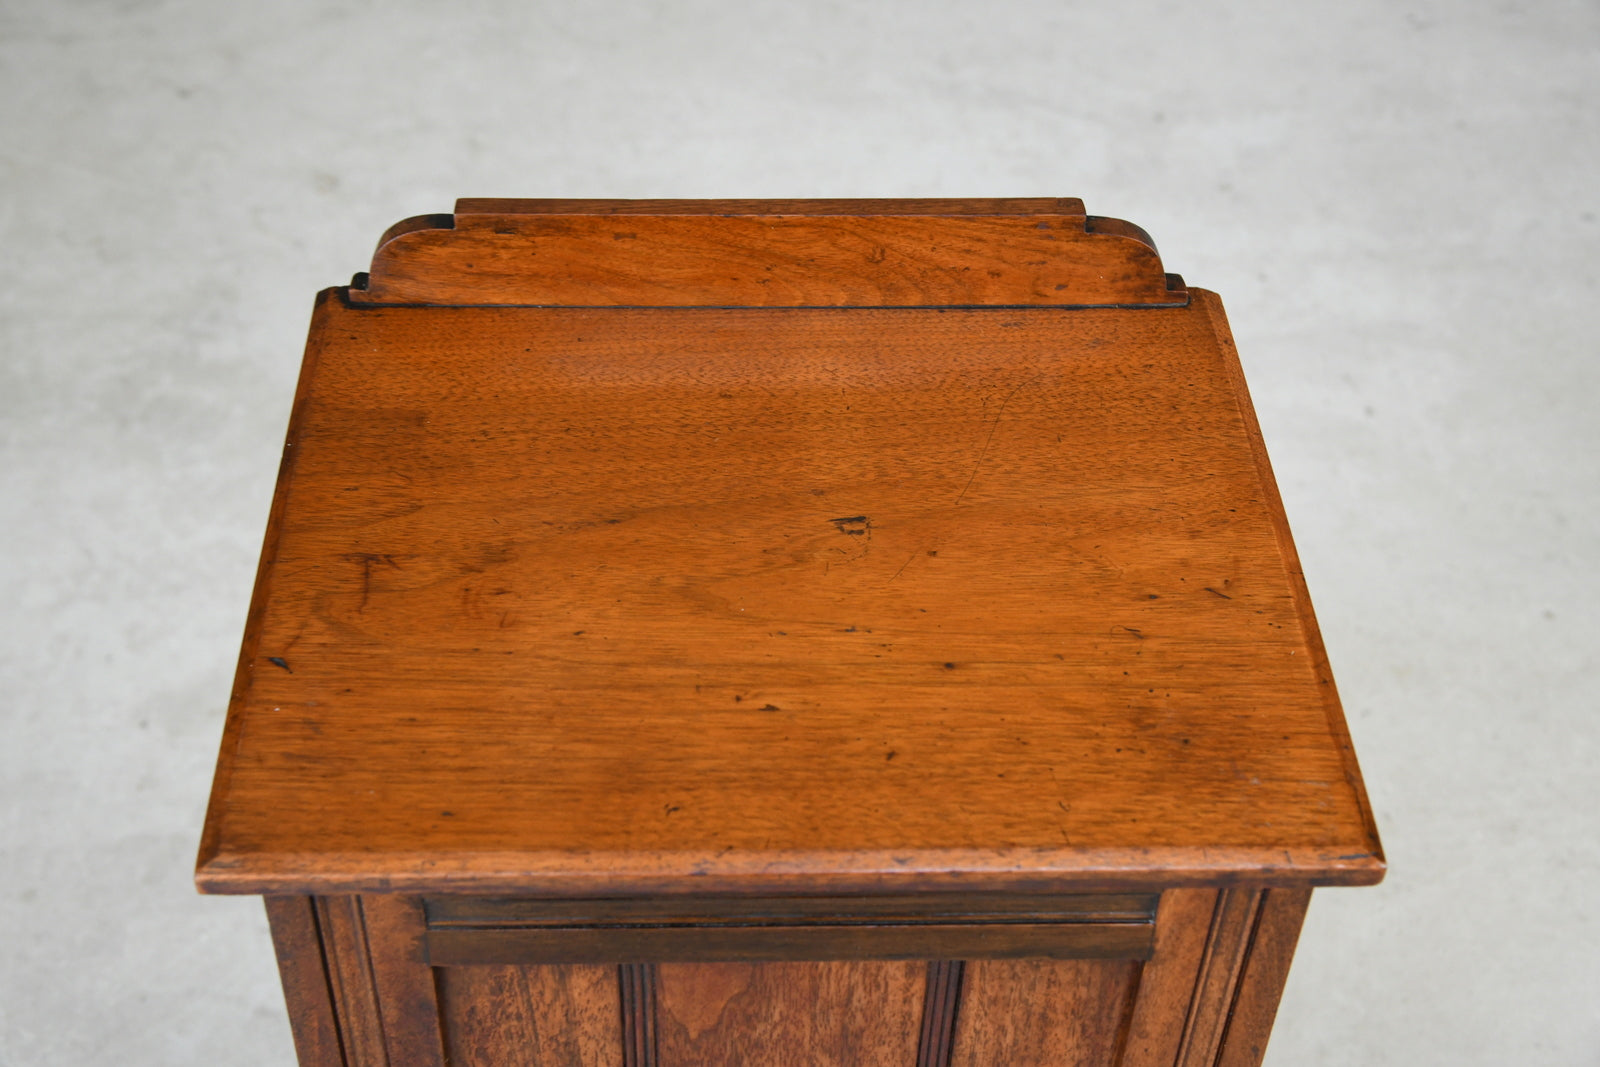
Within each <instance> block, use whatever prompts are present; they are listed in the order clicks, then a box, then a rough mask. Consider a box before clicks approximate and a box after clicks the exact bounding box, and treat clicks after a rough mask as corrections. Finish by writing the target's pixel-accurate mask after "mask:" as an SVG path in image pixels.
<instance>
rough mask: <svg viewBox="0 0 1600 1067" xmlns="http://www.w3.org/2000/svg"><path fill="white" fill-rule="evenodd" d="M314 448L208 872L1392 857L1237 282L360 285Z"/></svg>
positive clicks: (1228, 872)
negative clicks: (1260, 391)
mask: <svg viewBox="0 0 1600 1067" xmlns="http://www.w3.org/2000/svg"><path fill="white" fill-rule="evenodd" d="M286 455H287V459H286V463H285V468H284V477H283V483H282V485H281V487H280V496H279V500H278V502H277V506H276V508H275V513H274V514H275V519H274V522H275V532H274V534H273V536H272V537H271V538H269V546H268V551H267V563H266V568H265V570H264V572H263V573H264V577H263V582H262V585H261V587H260V590H259V591H258V601H257V611H256V615H255V617H254V618H253V620H252V627H251V632H250V634H249V636H248V640H247V647H246V663H245V668H244V670H243V671H242V672H241V676H240V688H239V691H238V693H237V694H236V702H235V706H234V707H233V709H232V712H231V714H230V723H229V730H228V736H227V739H226V741H225V744H224V751H223V759H222V763H221V766H220V768H219V776H218V785H217V791H216V794H215V798H214V803H213V808H212V811H211V813H210V817H209V820H208V828H207V837H206V841H205V845H204V851H203V853H202V864H201V868H200V881H201V884H202V886H203V887H205V888H207V889H211V890H214V891H237V892H260V891H263V890H269V889H276V890H316V891H327V890H333V889H341V888H343V889H354V888H384V887H405V888H414V889H428V888H451V887H472V888H482V889H493V888H495V887H505V888H517V889H531V890H535V891H577V892H588V891H594V889H595V887H596V886H599V885H603V886H605V887H607V891H613V892H614V891H617V890H618V889H619V888H632V889H639V890H647V891H648V890H652V889H657V888H661V887H666V886H676V887H677V888H678V889H680V890H681V889H683V888H687V887H694V886H698V887H701V888H713V887H722V888H735V889H747V888H759V887H762V886H766V885H773V884H782V885H784V886H786V887H790V888H793V887H795V886H801V887H805V886H810V887H813V888H822V889H838V890H860V889H879V890H883V889H890V888H893V887H895V886H903V887H914V888H932V887H934V886H938V885H959V886H979V887H986V888H994V889H999V888H1005V887H1008V886H1012V887H1023V888H1026V887H1029V886H1035V885H1040V884H1049V885H1063V884H1085V885H1087V884H1112V883H1115V884H1126V885H1136V884H1152V885H1153V884H1160V885H1175V884H1205V883H1221V882H1227V881H1230V880H1233V879H1236V878H1240V877H1245V878H1257V879H1261V878H1266V879H1276V880H1282V881H1289V882H1293V881H1314V882H1323V883H1334V882H1369V881H1373V880H1376V878H1377V877H1379V876H1380V874H1381V870H1382V867H1381V861H1380V860H1379V859H1378V858H1376V855H1375V853H1376V851H1377V846H1376V841H1375V838H1374V836H1373V834H1372V832H1371V828H1370V822H1369V819H1368V816H1367V814H1366V810H1365V803H1364V799H1363V797H1362V796H1361V793H1360V789H1359V782H1358V780H1357V779H1356V778H1355V777H1354V774H1355V772H1354V763H1353V760H1352V759H1351V758H1350V756H1349V753H1348V746H1347V742H1346V740H1345V738H1344V733H1343V724H1342V718H1341V717H1340V715H1339V712H1338V707H1337V701H1336V698H1335V696H1334V694H1333V692H1332V688H1331V683H1330V682H1329V680H1328V677H1327V675H1326V669H1325V666H1324V664H1323V663H1322V657H1321V650H1320V645H1319V643H1318V641H1317V640H1316V638H1315V634H1314V627H1313V625H1312V624H1311V623H1310V616H1309V610H1308V606H1307V604H1306V603H1305V600H1304V595H1303V588H1302V586H1301V584H1300V581H1299V578H1298V574H1297V573H1296V572H1295V569H1294V563H1293V556H1292V549H1291V548H1290V547H1289V545H1288V541H1287V537H1286V534H1285V533H1284V531H1283V527H1282V524H1281V516H1280V513H1279V511H1278V504H1277V498H1276V493H1275V490H1273V489H1272V488H1271V485H1270V475H1269V474H1268V473H1267V471H1266V467H1265V461H1264V455H1263V453H1262V452H1261V451H1260V450H1259V446H1258V443H1257V441H1256V440H1255V438H1254V423H1253V418H1252V416H1251V415H1250V413H1249V410H1248V402H1247V401H1246V400H1244V398H1243V393H1242V384H1241V382H1240V379H1239V377H1238V374H1237V365H1236V362H1235V359H1234V357H1233V355H1232V351H1231V347H1230V346H1229V345H1228V343H1227V341H1226V327H1225V326H1224V325H1223V324H1222V321H1221V313H1220V307H1219V306H1218V305H1217V304H1216V302H1215V298H1214V297H1212V296H1210V294H1204V293H1201V292H1198V291H1197V292H1196V299H1195V300H1194V301H1193V302H1192V303H1191V305H1190V306H1188V307H1185V308H1168V309H1145V310H1140V311H1127V310H1120V311H1118V310H1081V309H1080V310H1061V309H1051V308H1033V309H1014V308H1007V309H950V310H945V311H937V310H924V309H909V308H907V309H890V310H875V309H826V310H804V309H678V310H671V311H664V310H659V309H657V310H651V309H625V308H624V309H574V308H569V309H527V308H524V309H439V308H429V309H399V308H388V309H371V308H368V309H352V308H348V307H346V306H344V305H343V304H342V303H341V301H340V299H339V298H338V296H337V294H335V293H331V292H330V293H329V294H326V295H325V297H324V299H323V300H322V301H321V302H320V303H319V306H318V311H317V315H316V321H315V323H314V327H313V334H312V341H311V345H310V351H309V353H308V359H307V365H306V371H305V377H304V379H303V381H302V388H301V393H300V396H299V399H298V401H297V406H296V413H295V419H294V424H293V426H292V429H291V438H290V443H289V448H288V449H287V453H286ZM682 879H689V880H690V881H689V882H684V881H682Z"/></svg>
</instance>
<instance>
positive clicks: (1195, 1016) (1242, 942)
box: [1178, 889, 1262, 1067]
mask: <svg viewBox="0 0 1600 1067" xmlns="http://www.w3.org/2000/svg"><path fill="white" fill-rule="evenodd" d="M1261 893H1262V891H1261V890H1259V889H1224V890H1221V891H1220V892H1218V893H1217V904H1216V908H1215V909H1214V910H1213V911H1212V913H1211V928H1210V930H1209V931H1208V932H1207V934H1206V946H1205V950H1204V952H1202V953H1201V957H1200V970H1199V973H1198V974H1197V975H1196V977H1195V985H1194V1000H1193V1001H1192V1002H1191V1003H1190V1005H1189V1018H1188V1021H1187V1022H1185V1023H1184V1029H1183V1041H1182V1044H1181V1046H1180V1049H1179V1053H1178V1064H1179V1067H1213V1064H1215V1063H1216V1058H1217V1050H1218V1049H1219V1048H1220V1047H1221V1044H1222V1034H1223V1031H1224V1029H1225V1028H1226V1027H1227V1023H1228V1011H1229V1009H1230V1008H1231V1007H1232V1006H1233V996H1234V991H1235V990H1236V989H1237V988H1238V983H1239V975H1240V973H1241V971H1242V968H1243V966H1244V958H1245V952H1246V950H1247V949H1248V948H1249V946H1250V934H1251V932H1252V931H1254V929H1255V924H1256V914H1257V911H1258V909H1259V907H1260V905H1261Z"/></svg>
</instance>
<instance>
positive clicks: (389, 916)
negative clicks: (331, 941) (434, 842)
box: [361, 894, 445, 1067]
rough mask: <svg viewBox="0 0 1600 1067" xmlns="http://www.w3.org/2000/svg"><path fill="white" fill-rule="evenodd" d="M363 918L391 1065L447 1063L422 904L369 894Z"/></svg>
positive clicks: (438, 1065)
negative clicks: (429, 962)
mask: <svg viewBox="0 0 1600 1067" xmlns="http://www.w3.org/2000/svg"><path fill="white" fill-rule="evenodd" d="M361 918H362V922H363V924H364V926H365V927H366V934H367V950H368V953H369V956H370V965H371V969H372V985H373V989H374V991H375V992H376V993H377V998H378V1011H379V1015H380V1017H381V1019H382V1020H383V1036H384V1046H385V1048H386V1049H387V1050H388V1055H389V1065H390V1067H445V1053H444V1047H443V1045H442V1043H441V1038H440V1030H439V1002H438V997H437V994H436V990H435V985H434V974H433V968H432V967H430V966H429V965H428V960H427V951H426V942H425V935H426V926H425V920H424V918H423V912H422V902H421V901H420V900H418V899H417V898H415V897H396V896H386V895H375V894H369V895H366V896H363V897H362V898H361Z"/></svg>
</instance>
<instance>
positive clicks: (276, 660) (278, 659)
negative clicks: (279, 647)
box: [267, 656, 294, 674]
mask: <svg viewBox="0 0 1600 1067" xmlns="http://www.w3.org/2000/svg"><path fill="white" fill-rule="evenodd" d="M267 662H268V663H270V664H272V665H273V666H275V667H282V668H283V669H284V670H286V671H289V673H290V674H293V673H294V671H290V670H289V661H288V660H286V659H284V658H283V657H282V656H268V657H267Z"/></svg>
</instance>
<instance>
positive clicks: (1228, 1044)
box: [1217, 889, 1311, 1067]
mask: <svg viewBox="0 0 1600 1067" xmlns="http://www.w3.org/2000/svg"><path fill="white" fill-rule="evenodd" d="M1310 903H1311V890H1309V889H1268V890H1267V891H1266V892H1265V893H1264V894H1263V896H1262V901H1261V907H1260V910H1259V911H1258V913H1257V915H1256V928H1255V935H1254V936H1253V937H1252V938H1251V940H1250V949H1249V954H1248V955H1247V956H1246V958H1245V963H1244V971H1243V973H1242V974H1241V975H1240V977H1239V986H1238V989H1237V991H1236V992H1235V993H1234V999H1233V1011H1232V1012H1231V1013H1230V1015H1229V1017H1228V1028H1227V1032H1226V1033H1225V1034H1224V1035H1223V1038H1222V1051H1221V1052H1220V1053H1218V1055H1217V1067H1259V1064H1260V1063H1261V1058H1262V1057H1263V1056H1265V1055H1266V1052H1267V1038H1268V1036H1270V1035H1271V1033H1272V1020H1273V1018H1274V1017H1276V1015H1277V1014H1278V999H1279V998H1280V997H1281V996H1282V995H1283V983H1284V982H1285V980H1287V979H1288V977H1289V964H1290V962H1291V961H1292V960H1293V959H1294V947H1295V943H1296V942H1297V941H1299V939H1300V924H1301V922H1303V921H1304V919H1305V915H1306V907H1307V905H1309V904H1310Z"/></svg>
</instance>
